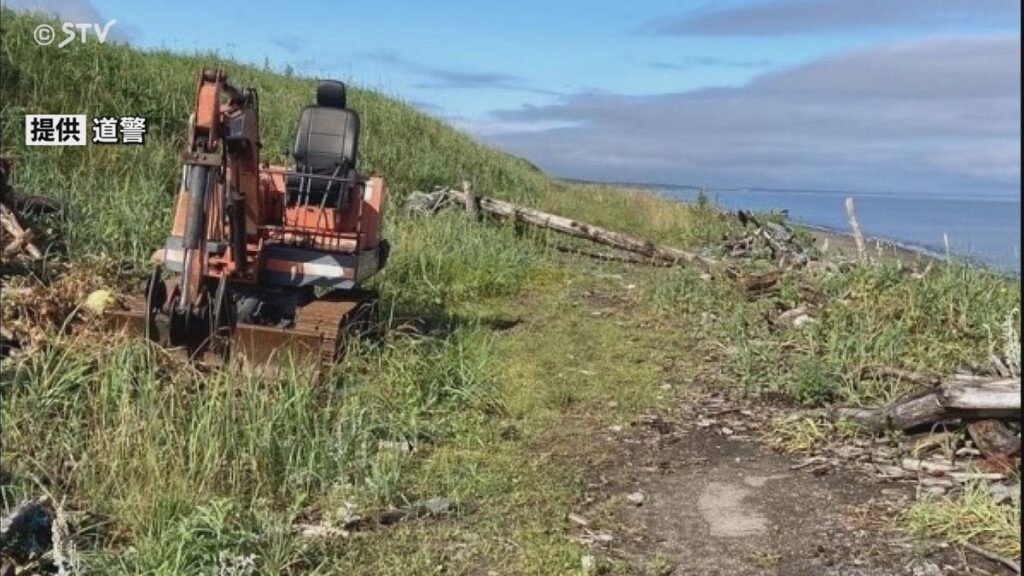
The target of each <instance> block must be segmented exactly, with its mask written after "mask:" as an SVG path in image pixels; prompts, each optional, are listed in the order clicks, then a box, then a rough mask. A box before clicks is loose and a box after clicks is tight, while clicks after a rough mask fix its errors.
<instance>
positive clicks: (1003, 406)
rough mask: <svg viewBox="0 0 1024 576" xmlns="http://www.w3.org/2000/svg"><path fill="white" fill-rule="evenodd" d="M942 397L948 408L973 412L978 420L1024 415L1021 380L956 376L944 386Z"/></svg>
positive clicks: (940, 392)
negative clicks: (1021, 408)
mask: <svg viewBox="0 0 1024 576" xmlns="http://www.w3.org/2000/svg"><path fill="white" fill-rule="evenodd" d="M938 394H939V401H940V402H941V403H942V405H943V406H944V407H946V408H947V409H949V410H959V411H964V412H969V413H970V414H972V415H974V416H975V417H982V416H989V417H992V418H1008V417H1013V416H1020V378H1001V379H998V380H991V379H981V378H978V377H977V376H956V377H954V378H953V380H952V381H950V382H947V383H946V384H943V385H942V387H941V388H940V389H939V392H938Z"/></svg>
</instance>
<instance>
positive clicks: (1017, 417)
mask: <svg viewBox="0 0 1024 576" xmlns="http://www.w3.org/2000/svg"><path fill="white" fill-rule="evenodd" d="M893 376H897V377H899V376H900V375H899V374H894V375H893ZM914 377H916V378H921V379H923V378H924V377H923V376H919V375H916V374H914V373H906V374H905V375H904V378H905V379H906V378H914ZM1020 394H1021V391H1020V377H1019V376H1017V377H1001V376H996V377H992V376H976V375H972V374H957V375H955V376H953V377H951V378H949V379H948V380H946V381H945V382H942V383H938V384H936V385H934V386H931V387H929V388H926V389H925V390H924V391H922V392H919V393H916V394H913V395H910V396H908V397H906V398H902V399H900V400H898V401H896V402H893V403H892V404H890V405H889V406H886V407H883V408H876V409H866V408H840V409H838V410H837V411H836V416H837V417H839V418H845V419H847V420H851V421H854V422H856V423H858V424H860V425H861V426H863V427H865V428H867V429H869V430H874V431H882V430H885V429H892V430H900V431H912V430H919V429H921V428H931V429H937V430H948V429H950V428H953V427H956V426H964V427H965V428H966V430H967V433H968V434H969V435H970V437H971V439H972V440H973V441H974V445H975V447H976V448H977V449H978V450H979V451H980V453H981V454H982V455H983V456H985V457H986V458H989V459H994V460H1007V459H1009V458H1013V457H1016V456H1019V455H1020V450H1021V440H1020V421H1021V400H1020V399H1021V396H1020Z"/></svg>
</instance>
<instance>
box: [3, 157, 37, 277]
mask: <svg viewBox="0 0 1024 576" xmlns="http://www.w3.org/2000/svg"><path fill="white" fill-rule="evenodd" d="M11 180H12V178H11V161H10V159H8V158H0V246H2V247H3V251H2V252H0V261H3V260H7V259H8V258H16V259H29V260H38V259H40V258H42V257H43V253H42V252H40V251H39V248H38V247H36V245H35V244H33V243H32V231H31V230H29V229H26V228H25V227H24V226H22V225H21V222H20V221H19V219H18V204H19V202H18V194H17V192H16V191H15V190H14V186H13V184H12V183H11Z"/></svg>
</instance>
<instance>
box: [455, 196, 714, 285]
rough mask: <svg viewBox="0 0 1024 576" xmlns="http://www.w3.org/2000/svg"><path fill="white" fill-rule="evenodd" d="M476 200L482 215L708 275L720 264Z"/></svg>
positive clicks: (531, 211)
mask: <svg viewBox="0 0 1024 576" xmlns="http://www.w3.org/2000/svg"><path fill="white" fill-rule="evenodd" d="M447 194H448V197H449V198H452V199H453V200H456V201H458V202H460V203H462V204H463V205H465V204H466V203H467V201H469V200H468V198H467V195H466V194H465V193H464V192H459V191H457V190H451V189H449V190H447ZM476 200H477V202H478V203H479V208H480V212H482V213H486V214H490V215H492V216H496V217H499V218H507V219H510V220H513V221H515V222H524V223H526V224H531V225H533V226H537V227H539V228H544V229H546V230H554V231H556V232H560V233H562V234H567V235H569V236H574V237H576V238H583V239H586V240H590V241H591V242H596V243H598V244H603V245H605V246H611V247H613V248H618V249H619V250H625V251H627V252H633V253H634V254H640V255H642V256H646V257H648V258H652V259H655V260H664V261H666V262H672V263H680V262H682V263H687V264H692V265H695V266H697V267H699V268H701V269H702V270H704V271H705V272H710V271H711V269H712V268H713V267H714V266H715V265H717V264H718V262H717V261H715V260H713V259H711V258H707V257H705V256H701V255H699V254H695V253H693V252H688V251H686V250H680V249H679V248H672V247H670V246H659V245H657V244H655V243H653V242H650V241H648V240H644V239H642V238H637V237H636V236H631V235H629V234H623V233H621V232H613V231H611V230H607V229H605V228H601V227H599V226H594V225H591V224H586V223H583V222H579V221H577V220H572V219H571V218H566V217H564V216H558V215H556V214H549V213H547V212H542V211H540V210H535V209H533V208H526V207H525V206H517V205H515V204H512V203H511V202H505V201H502V200H496V199H494V198H487V197H485V196H477V197H476Z"/></svg>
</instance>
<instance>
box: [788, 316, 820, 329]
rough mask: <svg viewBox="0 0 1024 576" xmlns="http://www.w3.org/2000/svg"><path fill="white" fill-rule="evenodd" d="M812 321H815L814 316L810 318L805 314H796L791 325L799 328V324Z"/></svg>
mask: <svg viewBox="0 0 1024 576" xmlns="http://www.w3.org/2000/svg"><path fill="white" fill-rule="evenodd" d="M814 321H815V320H814V318H811V317H810V316H808V315H807V314H801V315H799V316H797V317H796V318H793V326H794V327H795V328H800V327H801V326H804V325H806V324H810V323H811V322H814Z"/></svg>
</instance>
